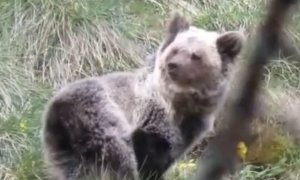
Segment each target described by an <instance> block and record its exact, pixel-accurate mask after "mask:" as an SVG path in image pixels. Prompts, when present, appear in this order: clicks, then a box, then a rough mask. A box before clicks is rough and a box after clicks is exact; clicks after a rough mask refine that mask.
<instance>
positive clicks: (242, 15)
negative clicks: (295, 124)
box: [0, 0, 300, 180]
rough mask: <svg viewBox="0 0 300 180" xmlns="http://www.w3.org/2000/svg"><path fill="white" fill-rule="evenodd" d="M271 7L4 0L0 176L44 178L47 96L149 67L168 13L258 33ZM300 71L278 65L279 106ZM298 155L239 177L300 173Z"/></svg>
mask: <svg viewBox="0 0 300 180" xmlns="http://www.w3.org/2000/svg"><path fill="white" fill-rule="evenodd" d="M266 2H267V1H266V0H258V1H254V0H214V1H210V0H174V1H165V0H122V1H120V0H1V1H0V24H1V25H0V179H3V180H34V179H43V173H42V168H43V166H42V162H41V147H40V137H39V133H40V125H41V122H40V121H41V113H42V111H43V108H44V105H45V102H46V101H47V99H48V98H49V97H50V96H51V95H52V94H53V92H54V91H55V90H56V89H57V88H59V87H61V85H63V84H65V83H66V82H70V81H72V80H75V79H79V78H82V77H86V76H94V75H99V74H101V73H105V72H110V71H115V70H126V69H131V68H135V67H138V66H140V65H142V64H144V58H145V56H146V55H147V54H148V53H149V52H152V51H153V50H154V49H155V48H156V47H157V45H158V43H159V41H160V40H161V38H162V36H163V27H164V24H165V20H166V17H167V16H168V14H169V12H171V11H173V10H178V11H180V12H182V13H183V14H185V15H186V16H188V17H189V18H190V19H192V20H193V23H194V24H195V25H197V26H199V27H202V28H208V29H210V30H218V31H225V30H234V29H244V30H245V31H246V32H248V33H250V35H251V33H253V30H254V27H255V26H256V25H257V22H258V21H259V20H260V19H259V18H261V17H262V15H264V8H265V4H266ZM299 15H300V14H299V13H298V14H296V15H295V16H294V17H293V22H292V26H291V27H290V29H289V30H288V31H287V32H288V33H289V34H290V35H292V37H293V38H292V39H293V42H294V43H295V44H298V42H299V37H300V24H299V23H297V22H299V20H300V16H299ZM299 72H300V71H299V68H298V64H297V63H292V62H291V61H289V62H286V61H282V60H278V61H276V62H274V63H273V64H272V65H271V66H270V67H269V68H268V76H267V78H266V82H267V83H266V87H268V92H269V94H270V96H271V97H272V99H273V100H274V103H275V105H274V108H275V106H276V105H277V106H276V107H278V104H276V102H279V101H277V100H278V99H280V98H283V97H284V98H287V99H288V102H290V101H291V102H293V101H292V100H295V99H297V95H298V93H299V87H300V86H299V85H300V84H299V83H300V73H299ZM292 104H293V103H292ZM274 112H276V111H275V110H274ZM270 118H272V117H271V116H270ZM267 152H268V151H267ZM299 156H300V152H299V153H298V150H297V149H296V150H294V149H292V150H290V151H287V152H286V154H284V156H283V158H280V161H277V162H275V163H274V164H271V165H267V166H254V165H247V166H245V167H243V168H242V171H241V172H240V173H239V174H238V176H239V177H241V179H245V180H246V179H247V180H248V179H249V180H250V179H270V180H271V179H274V178H275V179H276V177H277V178H278V175H281V176H282V174H284V175H285V176H295V177H296V176H297V175H298V176H300V172H299V170H298V169H299V168H300V160H299ZM194 168H195V165H194V162H185V161H184V162H182V163H179V164H176V166H174V167H173V168H172V169H171V170H170V172H169V177H170V179H175V178H177V179H187V177H188V176H189V175H190V172H193V171H192V169H194ZM173 177H175V178H173ZM282 178H283V177H282ZM286 179H288V178H286ZM290 179H295V178H290Z"/></svg>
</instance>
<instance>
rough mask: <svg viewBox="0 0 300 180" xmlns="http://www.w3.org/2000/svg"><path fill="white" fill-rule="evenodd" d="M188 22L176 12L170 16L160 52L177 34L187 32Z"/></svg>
mask: <svg viewBox="0 0 300 180" xmlns="http://www.w3.org/2000/svg"><path fill="white" fill-rule="evenodd" d="M189 27H190V22H189V21H188V20H187V19H186V18H185V17H184V16H182V15H181V14H179V13H178V12H175V13H173V14H172V15H171V19H170V20H169V22H168V25H167V35H166V39H165V42H164V43H163V44H162V46H161V49H160V51H161V52H162V51H164V50H165V49H166V47H168V46H169V45H170V44H171V43H172V42H173V41H174V39H175V37H176V35H177V34H178V33H179V32H182V31H185V30H188V29H189Z"/></svg>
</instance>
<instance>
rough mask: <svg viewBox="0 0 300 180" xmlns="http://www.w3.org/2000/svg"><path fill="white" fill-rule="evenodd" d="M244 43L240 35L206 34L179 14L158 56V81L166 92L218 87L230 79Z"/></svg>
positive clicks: (236, 32)
mask: <svg viewBox="0 0 300 180" xmlns="http://www.w3.org/2000/svg"><path fill="white" fill-rule="evenodd" d="M243 43H244V35H243V34H242V33H241V32H239V31H227V32H225V33H218V32H215V31H206V30H204V29H200V28H197V27H194V26H191V25H190V23H189V22H188V20H187V19H186V18H185V17H183V16H181V15H179V14H178V13H176V14H174V15H173V17H172V18H171V20H170V22H169V25H168V31H167V37H166V39H165V40H164V42H163V43H162V44H161V45H160V47H159V49H158V51H157V52H156V55H155V67H154V75H155V79H156V81H157V82H159V85H162V84H164V85H165V88H166V89H167V91H166V92H170V90H173V91H179V92H182V91H185V90H187V91H190V90H199V89H201V88H202V89H203V88H206V89H207V88H208V87H212V88H213V87H216V86H217V84H219V83H220V82H221V81H223V80H224V79H226V78H227V74H228V73H227V71H228V66H229V65H230V64H233V63H234V62H235V59H236V57H237V55H238V54H239V53H240V51H241V49H242V46H243Z"/></svg>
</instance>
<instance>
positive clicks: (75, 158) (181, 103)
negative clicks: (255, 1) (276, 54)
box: [42, 14, 243, 180]
mask: <svg viewBox="0 0 300 180" xmlns="http://www.w3.org/2000/svg"><path fill="white" fill-rule="evenodd" d="M166 36H167V38H166V39H165V40H164V42H163V43H162V44H161V45H160V47H159V49H158V51H157V53H156V54H155V62H154V63H155V66H154V69H153V71H151V72H149V71H146V70H145V69H139V70H137V71H131V72H114V73H110V74H106V75H102V76H100V77H91V78H85V79H81V80H78V81H76V82H73V83H70V84H68V85H65V86H64V87H63V88H62V89H60V90H59V91H58V92H57V93H56V94H55V95H54V97H53V98H52V99H51V100H50V101H49V103H48V105H47V107H46V110H45V115H44V118H43V124H44V126H43V133H42V141H43V148H44V156H45V162H46V164H47V167H48V170H49V171H48V173H49V175H50V177H52V178H53V179H57V180H67V179H72V180H73V179H82V178H85V177H89V176H93V177H98V178H99V177H100V178H101V177H104V176H105V174H106V173H107V174H108V175H109V176H110V178H111V179H118V180H119V179H138V178H139V177H141V178H147V177H146V176H150V173H153V172H157V173H156V177H158V178H160V177H161V176H162V175H163V173H164V172H165V171H166V170H167V169H168V167H169V166H170V165H171V164H172V163H173V162H174V161H175V160H176V159H178V158H180V157H181V155H183V154H184V153H185V152H186V151H187V150H189V148H190V147H192V146H193V144H194V143H195V142H197V141H198V140H199V139H201V137H203V136H204V135H205V134H206V132H208V131H210V130H212V126H213V123H214V119H215V115H216V112H217V111H218V107H220V106H222V102H223V99H224V97H225V95H226V88H227V86H228V67H229V65H230V64H232V63H234V60H235V58H236V56H237V55H238V53H239V52H240V50H241V48H242V45H243V35H242V34H241V33H239V32H237V31H232V32H225V33H217V32H210V31H206V30H203V29H200V28H197V27H193V26H190V23H189V22H188V21H187V20H186V19H185V18H184V17H183V16H181V15H179V14H175V15H174V16H173V18H172V19H171V21H170V23H169V25H168V32H167V34H166ZM146 147H148V148H146ZM148 156H150V158H148V159H147V157H148ZM143 167H145V168H143Z"/></svg>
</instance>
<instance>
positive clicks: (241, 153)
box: [237, 141, 248, 161]
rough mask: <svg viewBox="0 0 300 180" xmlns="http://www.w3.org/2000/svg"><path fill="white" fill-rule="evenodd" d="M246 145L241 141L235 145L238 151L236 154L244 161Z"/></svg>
mask: <svg viewBox="0 0 300 180" xmlns="http://www.w3.org/2000/svg"><path fill="white" fill-rule="evenodd" d="M247 150H248V149H247V146H246V144H245V143H244V142H243V141H241V142H239V143H238V145H237V153H238V156H239V157H240V158H241V159H242V160H243V161H244V160H245V158H246V154H247Z"/></svg>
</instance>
